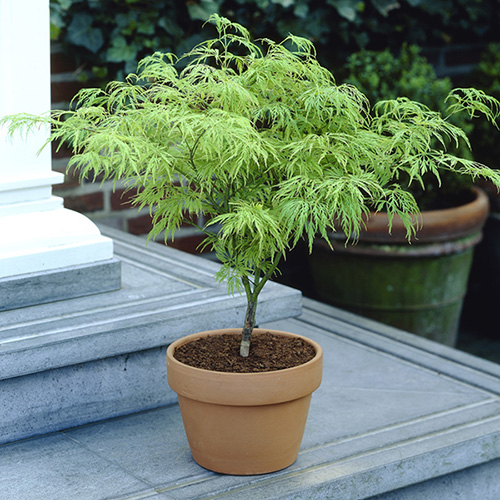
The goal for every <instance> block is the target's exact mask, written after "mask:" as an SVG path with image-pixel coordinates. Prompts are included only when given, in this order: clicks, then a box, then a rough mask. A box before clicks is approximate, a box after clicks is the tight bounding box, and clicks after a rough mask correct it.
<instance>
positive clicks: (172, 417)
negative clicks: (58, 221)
mask: <svg viewBox="0 0 500 500" xmlns="http://www.w3.org/2000/svg"><path fill="white" fill-rule="evenodd" d="M103 232H104V233H105V234H106V235H108V236H110V237H112V238H113V239H114V241H115V249H116V257H117V258H119V259H120V260H121V262H122V271H123V272H122V288H121V290H119V291H116V292H109V293H103V294H98V295H94V296H90V297H82V298H79V299H69V300H64V301H60V302H55V303H52V304H45V305H43V306H34V307H27V308H24V309H18V310H15V311H5V312H2V313H0V379H1V384H0V403H1V404H0V437H1V441H2V442H3V443H4V444H3V445H0V498H1V499H4V498H5V499H8V500H133V499H135V500H139V499H150V500H153V499H154V500H173V499H176V500H182V499H184V500H188V499H189V500H194V499H207V500H208V499H233V500H263V499H269V500H274V499H283V500H285V499H286V500H292V499H293V500H306V499H307V500H316V499H317V500H320V499H321V500H324V499H328V500H357V499H373V500H374V499H383V500H417V499H418V500H421V499H423V498H425V499H426V500H476V499H477V500H498V498H500V480H499V479H498V478H499V477H500V365H497V364H495V363H491V362H488V361H484V360H481V359H479V358H476V357H474V356H471V355H468V354H465V353H462V352H460V351H457V350H455V349H451V348H449V347H445V346H442V345H439V344H435V343H433V342H430V341H427V340H425V339H422V338H419V337H416V336H414V335H411V334H407V333H405V332H401V331H399V330H396V329H393V328H390V327H387V326H384V325H380V324H378V323H375V322H373V321H370V320H367V319H364V318H360V317H358V316H355V315H352V314H349V313H345V312H344V311H341V310H338V309H335V308H333V307H330V306H326V305H324V304H320V303H318V302H314V301H310V300H306V299H304V300H303V302H301V297H300V294H299V293H298V292H296V291H294V290H292V289H289V288H286V287H283V286H280V285H275V284H271V286H269V287H268V289H267V290H266V291H265V292H264V296H263V301H262V303H261V306H260V309H259V317H260V321H261V326H264V327H270V328H275V329H281V330H288V331H292V332H296V333H299V334H304V335H307V336H309V337H311V338H313V339H314V340H316V341H318V342H319V343H320V344H321V345H322V347H323V349H324V355H325V368H324V377H323V383H322V385H321V387H320V388H319V389H318V390H317V391H316V392H315V393H314V395H313V400H312V404H311V410H310V415H309V419H308V423H307V427H306V432H305V435H304V440H303V444H302V448H301V451H300V453H299V457H298V460H297V461H296V463H295V464H293V465H292V466H291V467H289V468H287V469H285V470H283V471H280V472H276V473H273V474H268V475H263V476H252V477H239V476H224V475H220V474H215V473H212V472H209V471H206V470H204V469H202V468H201V467H199V466H198V465H197V464H196V463H195V462H194V461H193V460H192V458H191V455H190V452H189V447H188V445H187V441H186V438H185V435H184V431H183V428H182V421H181V417H180V413H179V410H178V406H177V404H176V399H175V395H174V394H173V393H172V392H171V391H170V390H169V389H168V386H167V383H166V372H165V360H164V354H165V346H166V345H168V343H170V342H171V341H172V340H173V339H174V338H177V337H179V336H181V335H184V334H187V333H191V332H193V331H198V330H206V329H211V328H216V327H221V326H222V327H223V326H233V325H234V324H235V323H236V324H237V323H238V322H241V318H242V315H243V309H244V301H243V299H242V298H241V297H238V296H235V297H229V296H227V295H226V291H225V288H224V287H222V286H219V285H217V284H216V283H215V282H214V280H213V272H214V270H216V269H217V265H216V264H215V263H213V262H210V261H208V260H205V259H202V258H200V257H196V256H191V255H187V254H183V253H179V252H176V251H172V250H170V249H167V248H163V247H162V246H160V245H156V244H154V243H150V245H149V247H148V248H146V247H145V244H144V240H143V239H141V238H134V237H132V236H130V235H126V234H124V233H121V232H118V231H114V230H107V229H106V230H104V231H103ZM301 306H302V307H301Z"/></svg>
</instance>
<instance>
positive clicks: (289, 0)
mask: <svg viewBox="0 0 500 500" xmlns="http://www.w3.org/2000/svg"><path fill="white" fill-rule="evenodd" d="M271 1H272V3H275V4H278V5H281V6H282V7H284V8H285V9H286V8H287V7H290V6H292V5H293V4H294V3H295V0H271Z"/></svg>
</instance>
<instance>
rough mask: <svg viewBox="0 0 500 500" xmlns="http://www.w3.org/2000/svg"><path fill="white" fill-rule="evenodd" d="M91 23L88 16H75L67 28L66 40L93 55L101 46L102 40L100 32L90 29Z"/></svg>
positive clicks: (90, 18)
mask: <svg viewBox="0 0 500 500" xmlns="http://www.w3.org/2000/svg"><path fill="white" fill-rule="evenodd" d="M92 21H93V19H92V16H90V15H88V14H81V13H78V14H75V17H73V21H71V24H70V25H69V27H68V40H69V41H70V42H71V43H73V44H75V45H79V46H81V47H85V48H86V49H88V50H90V51H91V52H94V53H95V52H97V51H98V50H99V49H100V48H101V47H102V46H103V43H104V39H103V36H102V33H101V30H100V29H99V28H94V27H92Z"/></svg>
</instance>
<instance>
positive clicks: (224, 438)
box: [167, 329, 323, 475]
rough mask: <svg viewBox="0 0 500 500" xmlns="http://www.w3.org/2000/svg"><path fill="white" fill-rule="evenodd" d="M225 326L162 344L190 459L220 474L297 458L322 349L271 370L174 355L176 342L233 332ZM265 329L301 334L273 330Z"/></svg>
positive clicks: (269, 467) (268, 468) (265, 468)
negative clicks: (192, 361)
mask: <svg viewBox="0 0 500 500" xmlns="http://www.w3.org/2000/svg"><path fill="white" fill-rule="evenodd" d="M240 332H241V330H238V329H226V330H215V331H208V332H201V333H196V334H194V335H189V336H187V337H184V338H182V339H179V340H177V341H176V342H174V343H173V344H171V345H170V346H169V348H168V350H167V375H168V383H169V385H170V387H171V388H172V389H173V390H174V391H175V392H176V393H177V395H178V398H179V406H180V410H181V414H182V420H183V422H184V428H185V431H186V435H187V439H188V442H189V446H190V448H191V453H192V455H193V458H194V460H195V461H196V462H197V463H198V464H199V465H201V466H202V467H205V468H206V469H209V470H212V471H215V472H221V473H225V474H237V475H248V474H263V473H267V472H273V471H276V470H280V469H284V468H285V467H288V466H289V465H291V464H292V463H293V462H294V461H295V460H296V458H297V454H298V451H299V447H300V443H301V441H302V436H303V433H304V428H305V423H306V419H307V414H308V411H309V403H310V400H311V395H312V392H313V391H314V390H316V389H317V388H318V387H319V385H320V383H321V376H322V363H323V354H322V349H321V347H320V346H319V345H318V344H317V343H316V342H314V341H312V340H309V339H306V338H304V337H301V338H303V339H304V340H305V341H307V342H308V343H310V344H312V345H313V346H314V348H315V350H316V356H315V357H314V358H313V359H312V360H310V361H309V362H307V363H305V364H303V365H300V366H296V367H294V368H288V369H286V370H278V371H273V372H262V373H226V372H224V373H223V372H213V371H209V370H202V369H199V368H193V367H191V366H188V365H185V364H183V363H180V362H179V361H177V360H176V359H175V358H174V357H173V353H174V350H175V349H176V347H177V346H179V345H182V344H185V343H187V342H191V341H193V340H196V339H197V338H199V337H203V336H207V335H220V334H223V333H229V334H237V333H240ZM261 332H270V333H273V334H277V335H284V336H294V337H300V335H294V334H291V333H286V332H278V331H273V330H259V329H256V330H255V331H254V335H259V333H261Z"/></svg>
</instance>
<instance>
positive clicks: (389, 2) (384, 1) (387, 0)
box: [372, 0, 418, 17]
mask: <svg viewBox="0 0 500 500" xmlns="http://www.w3.org/2000/svg"><path fill="white" fill-rule="evenodd" d="M417 1H418V0H417ZM372 4H373V6H374V7H375V8H376V9H377V10H378V11H379V12H380V13H381V14H382V15H383V16H384V17H387V15H388V14H389V12H390V11H391V10H394V9H399V8H400V7H401V5H400V4H399V2H397V1H396V0H372Z"/></svg>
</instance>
